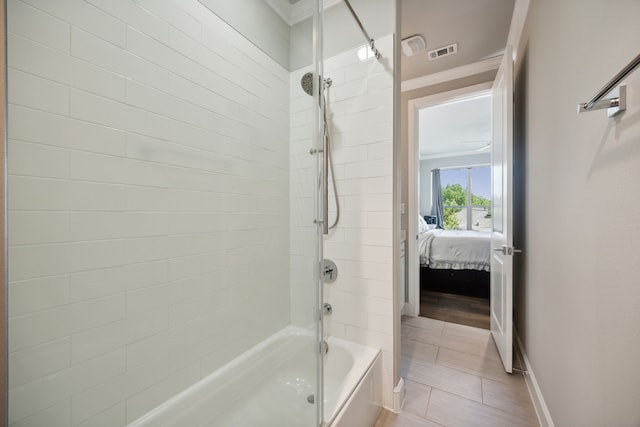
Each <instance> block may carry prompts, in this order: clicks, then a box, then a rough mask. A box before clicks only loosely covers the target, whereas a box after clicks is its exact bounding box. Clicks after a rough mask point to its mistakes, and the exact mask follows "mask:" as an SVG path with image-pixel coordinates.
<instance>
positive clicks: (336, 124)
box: [324, 35, 394, 408]
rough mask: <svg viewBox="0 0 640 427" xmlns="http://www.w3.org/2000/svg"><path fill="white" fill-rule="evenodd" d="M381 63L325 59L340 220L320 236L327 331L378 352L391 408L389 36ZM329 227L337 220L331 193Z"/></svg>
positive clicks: (382, 42)
mask: <svg viewBox="0 0 640 427" xmlns="http://www.w3.org/2000/svg"><path fill="white" fill-rule="evenodd" d="M377 45H378V46H379V48H380V50H381V52H382V56H383V58H382V61H381V62H378V61H376V60H373V59H372V60H368V61H365V62H360V61H359V60H358V57H357V55H356V50H355V49H352V50H348V51H346V52H345V53H342V54H340V55H336V56H334V57H332V58H328V59H326V61H325V71H326V76H327V77H330V78H331V79H333V86H332V87H331V88H330V89H329V90H328V103H329V122H330V126H331V145H332V154H333V159H334V165H335V168H334V171H335V176H336V179H337V189H338V195H339V198H340V222H339V224H338V226H337V227H336V229H335V230H332V231H330V233H329V235H328V236H327V237H325V239H324V255H325V258H330V259H332V260H333V261H335V262H336V264H337V266H338V271H339V273H338V279H337V280H336V281H335V282H334V283H331V284H326V285H325V300H326V301H328V302H329V303H331V304H332V305H333V314H332V315H331V316H328V317H327V318H326V321H325V328H326V332H327V334H329V335H334V336H337V337H341V338H346V339H348V340H351V341H354V342H357V343H360V344H364V345H367V346H370V347H374V348H380V349H382V351H383V371H384V377H383V387H384V388H383V400H384V405H385V406H386V407H388V408H392V407H393V395H392V391H393V386H394V384H393V70H392V64H393V36H392V35H389V36H386V37H384V38H380V39H378V41H377ZM329 199H330V204H329V208H330V212H329V219H330V223H333V218H335V205H334V203H333V191H330V196H329Z"/></svg>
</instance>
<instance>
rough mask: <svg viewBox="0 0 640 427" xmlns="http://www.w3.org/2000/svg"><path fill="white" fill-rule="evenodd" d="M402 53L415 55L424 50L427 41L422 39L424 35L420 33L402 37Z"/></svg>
mask: <svg viewBox="0 0 640 427" xmlns="http://www.w3.org/2000/svg"><path fill="white" fill-rule="evenodd" d="M401 44H402V53H403V54H404V55H405V56H413V55H417V54H419V53H421V52H424V50H425V48H426V47H427V42H426V41H425V40H424V37H422V36H420V35H415V36H411V37H407V38H405V39H402V43H401Z"/></svg>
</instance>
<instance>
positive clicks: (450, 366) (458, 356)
mask: <svg viewBox="0 0 640 427" xmlns="http://www.w3.org/2000/svg"><path fill="white" fill-rule="evenodd" d="M401 372H402V377H403V378H404V380H405V387H406V397H405V401H404V405H403V407H402V411H401V412H400V414H394V413H392V412H388V411H383V412H382V414H381V415H380V418H379V419H378V422H377V423H376V425H375V427H422V426H427V427H434V426H436V427H437V426H445V427H530V426H531V427H533V426H535V427H538V426H539V424H538V418H537V417H536V413H535V410H534V409H533V405H532V403H531V399H530V397H529V393H528V391H527V386H526V384H525V382H524V378H523V377H522V375H519V374H511V375H509V374H507V373H505V372H504V370H503V368H502V362H501V361H500V356H499V355H498V350H497V349H496V347H495V344H494V343H493V338H491V335H490V333H489V331H487V330H484V329H478V328H472V327H469V326H463V325H458V324H454V323H448V322H443V321H440V320H433V319H428V318H424V317H405V318H403V320H402V360H401Z"/></svg>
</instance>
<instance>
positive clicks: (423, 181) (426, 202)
mask: <svg viewBox="0 0 640 427" xmlns="http://www.w3.org/2000/svg"><path fill="white" fill-rule="evenodd" d="M490 163H491V154H489V153H482V154H469V155H465V156H454V157H442V158H439V159H425V160H420V172H419V173H420V175H419V181H418V182H419V190H418V197H419V199H420V200H419V209H420V210H419V214H420V215H422V216H424V215H431V202H432V200H431V171H432V170H433V169H437V168H450V167H456V166H460V167H464V166H476V165H488V164H490Z"/></svg>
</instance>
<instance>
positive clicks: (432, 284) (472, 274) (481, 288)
mask: <svg viewBox="0 0 640 427" xmlns="http://www.w3.org/2000/svg"><path fill="white" fill-rule="evenodd" d="M489 281H490V277H489V272H488V271H481V270H440V269H432V268H429V267H426V266H422V265H421V266H420V289H422V290H428V291H437V292H446V293H450V294H458V295H467V296H472V297H479V298H487V299H488V298H489Z"/></svg>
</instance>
